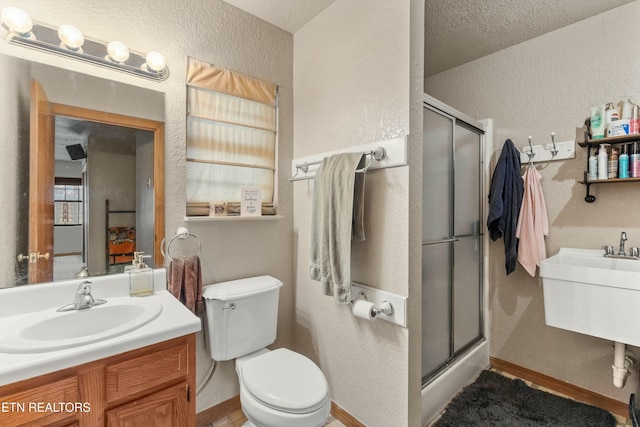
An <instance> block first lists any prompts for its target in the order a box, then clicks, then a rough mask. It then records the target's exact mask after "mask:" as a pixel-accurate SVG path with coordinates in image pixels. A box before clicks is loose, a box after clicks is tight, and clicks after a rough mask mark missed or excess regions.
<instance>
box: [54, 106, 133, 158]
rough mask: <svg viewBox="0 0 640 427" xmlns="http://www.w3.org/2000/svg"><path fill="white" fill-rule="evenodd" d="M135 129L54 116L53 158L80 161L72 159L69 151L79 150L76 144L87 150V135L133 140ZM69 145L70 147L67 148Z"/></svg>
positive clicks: (117, 139) (116, 139) (115, 139)
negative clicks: (54, 144)
mask: <svg viewBox="0 0 640 427" xmlns="http://www.w3.org/2000/svg"><path fill="white" fill-rule="evenodd" d="M136 132H137V129H134V128H127V127H121V126H114V125H108V124H104V123H96V122H90V121H85V120H80V119H74V118H71V117H65V116H56V119H55V141H56V147H55V159H56V160H66V161H72V160H75V161H82V159H81V158H80V159H74V158H72V156H71V153H70V152H69V149H71V150H78V151H73V152H74V153H78V152H79V151H80V150H79V148H78V147H74V146H76V145H81V146H82V149H83V150H84V151H85V153H86V150H87V143H88V140H89V136H91V137H96V138H102V139H108V140H110V141H129V142H130V141H135V140H136V139H135V138H136ZM67 147H70V148H67Z"/></svg>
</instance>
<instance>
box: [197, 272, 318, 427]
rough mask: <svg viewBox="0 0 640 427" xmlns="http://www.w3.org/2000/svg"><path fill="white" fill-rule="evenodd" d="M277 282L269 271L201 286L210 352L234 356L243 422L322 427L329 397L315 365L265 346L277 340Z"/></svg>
mask: <svg viewBox="0 0 640 427" xmlns="http://www.w3.org/2000/svg"><path fill="white" fill-rule="evenodd" d="M281 286H282V282H280V281H279V280H278V279H275V278H273V277H271V276H259V277H250V278H247V279H240V280H233V281H230V282H223V283H217V284H213V285H208V286H205V287H204V288H203V297H204V298H205V302H206V311H207V337H208V346H209V352H210V353H211V357H212V358H213V360H216V361H224V360H231V359H234V358H235V359H236V372H237V374H238V379H239V381H240V403H241V405H242V410H243V412H244V413H245V415H246V416H247V419H248V420H249V421H248V422H247V423H246V424H245V426H258V427H318V426H322V425H323V424H324V423H325V421H326V420H327V418H328V417H329V412H330V410H331V399H330V398H329V385H328V384H327V380H326V378H325V377H324V375H323V373H322V371H321V370H320V368H318V366H317V365H316V364H315V363H313V362H312V361H311V360H310V359H308V358H307V357H305V356H303V355H301V354H298V353H295V352H293V351H291V350H287V349H285V348H279V349H277V350H273V351H269V350H267V349H266V348H265V347H266V346H268V345H270V344H272V343H273V342H274V341H275V339H276V330H277V323H278V295H279V293H280V287H281Z"/></svg>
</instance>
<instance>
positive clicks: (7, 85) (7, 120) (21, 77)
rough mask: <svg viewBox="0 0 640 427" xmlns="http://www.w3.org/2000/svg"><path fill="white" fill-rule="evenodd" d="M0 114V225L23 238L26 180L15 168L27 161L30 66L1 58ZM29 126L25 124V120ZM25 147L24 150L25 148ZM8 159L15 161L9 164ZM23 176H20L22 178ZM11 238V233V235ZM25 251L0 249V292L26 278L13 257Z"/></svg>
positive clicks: (10, 243) (13, 242)
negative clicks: (23, 187) (0, 197)
mask: <svg viewBox="0 0 640 427" xmlns="http://www.w3.org/2000/svg"><path fill="white" fill-rule="evenodd" d="M0 75H1V76H3V77H4V78H1V79H0V93H2V94H3V96H1V97H0V114H1V116H0V117H1V118H2V119H1V120H0V123H1V124H2V128H3V129H2V134H3V137H2V138H0V152H1V153H3V159H4V161H3V162H2V167H1V168H0V183H2V184H1V185H2V187H1V191H2V194H3V198H4V202H3V205H4V206H5V209H0V224H4V227H6V229H8V230H17V231H16V235H21V234H22V235H24V234H25V232H26V229H27V227H28V225H27V224H28V221H29V219H28V217H27V216H26V215H23V214H21V212H24V210H25V209H26V208H27V206H28V200H27V199H26V198H25V196H24V194H21V193H20V183H21V182H24V180H25V179H26V177H25V176H24V172H22V171H21V170H20V168H19V167H18V165H19V164H20V162H21V161H24V162H27V161H28V158H29V150H28V146H29V145H28V144H29V133H28V124H27V125H26V129H25V124H24V122H25V120H24V118H25V117H26V118H28V117H29V101H28V99H29V96H28V93H29V86H30V84H31V82H30V81H29V78H28V75H29V66H28V64H26V63H25V62H23V61H19V60H16V59H15V58H11V57H9V56H5V55H0ZM26 122H27V123H28V120H26ZM25 134H26V135H25ZM25 147H26V148H25ZM9 159H16V161H15V162H9V161H7V160H9ZM21 174H22V175H21ZM11 235H12V236H13V233H12V234H11ZM26 251H27V248H26V247H20V246H18V242H17V239H14V238H10V239H6V241H5V242H4V243H3V244H2V245H0V271H2V281H1V282H0V288H5V287H11V286H15V283H16V280H17V277H20V276H21V275H24V274H26V267H24V266H21V267H22V271H21V272H18V271H16V266H15V264H16V262H15V259H16V256H17V255H18V253H26Z"/></svg>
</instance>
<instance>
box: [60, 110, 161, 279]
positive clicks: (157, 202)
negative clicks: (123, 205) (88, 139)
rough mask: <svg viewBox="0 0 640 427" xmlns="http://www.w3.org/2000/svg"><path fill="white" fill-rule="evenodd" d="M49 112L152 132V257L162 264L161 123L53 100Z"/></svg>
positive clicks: (157, 264) (156, 263) (156, 265)
mask: <svg viewBox="0 0 640 427" xmlns="http://www.w3.org/2000/svg"><path fill="white" fill-rule="evenodd" d="M51 106H52V114H54V115H61V116H67V117H73V118H76V119H80V120H87V121H92V122H98V123H104V124H108V125H115V126H123V127H130V128H135V129H140V130H145V131H151V132H153V209H154V211H155V213H154V224H153V230H154V232H153V235H154V236H153V239H154V240H153V259H154V268H161V267H163V266H164V257H163V255H162V252H161V249H160V245H161V243H162V241H163V239H164V222H165V217H164V216H165V212H164V208H165V206H164V123H163V122H158V121H155V120H149V119H142V118H138V117H132V116H125V115H121V114H115V113H107V112H103V111H97V110H91V109H87V108H82V107H74V106H70V105H63V104H57V103H54V102H52V103H51Z"/></svg>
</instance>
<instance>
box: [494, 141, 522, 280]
mask: <svg viewBox="0 0 640 427" xmlns="http://www.w3.org/2000/svg"><path fill="white" fill-rule="evenodd" d="M523 186H524V184H523V181H522V177H521V176H520V151H518V149H517V148H516V147H515V146H514V145H513V142H511V140H510V139H507V140H506V141H505V143H504V146H503V147H502V153H500V157H499V158H498V163H497V164H496V168H495V170H494V171H493V177H492V178H491V190H490V192H489V215H488V218H487V227H488V228H489V236H490V237H491V240H493V241H496V240H498V239H499V238H500V237H503V239H504V257H505V269H506V271H507V275H509V274H511V273H513V271H514V270H515V269H516V263H517V260H518V238H517V237H516V227H517V225H518V217H519V215H520V206H521V205H522V194H523V192H524V188H523Z"/></svg>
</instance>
